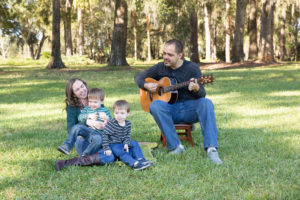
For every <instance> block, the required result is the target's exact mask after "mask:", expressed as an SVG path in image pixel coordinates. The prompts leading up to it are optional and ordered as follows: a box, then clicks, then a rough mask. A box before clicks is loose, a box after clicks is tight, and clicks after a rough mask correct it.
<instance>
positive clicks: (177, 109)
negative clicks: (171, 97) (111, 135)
mask: <svg viewBox="0 0 300 200" xmlns="http://www.w3.org/2000/svg"><path fill="white" fill-rule="evenodd" d="M163 60H164V61H163V62H160V63H158V64H156V65H154V66H152V67H150V68H149V69H147V70H144V71H142V72H140V73H139V74H137V75H136V76H135V82H136V84H137V85H138V86H139V87H140V88H141V89H143V90H145V91H147V92H149V93H157V92H158V90H159V88H158V83H155V82H146V80H145V79H147V78H152V79H155V80H160V79H162V78H163V77H168V78H170V79H172V80H176V82H177V83H179V84H180V83H183V82H186V81H190V82H189V83H188V85H187V86H186V87H181V88H180V89H178V99H177V101H176V102H175V103H173V104H170V103H168V102H165V101H162V100H154V101H153V102H151V105H150V108H149V109H150V113H151V115H152V116H153V118H154V120H155V121H156V123H157V125H158V126H159V128H160V129H161V130H162V132H163V133H164V136H165V138H166V140H167V147H168V149H170V150H171V151H170V152H169V154H181V153H183V152H184V151H185V149H184V146H183V145H182V144H181V142H180V139H179V137H178V135H177V133H176V129H175V126H174V123H182V122H184V123H190V124H192V123H196V122H200V126H201V130H202V135H203V137H204V150H206V152H207V155H208V157H209V158H210V160H211V161H212V162H213V163H216V164H222V160H221V159H220V158H219V155H218V152H217V148H218V143H217V138H218V130H217V125H216V119H215V113H214V105H213V103H212V101H211V100H209V99H207V98H205V96H206V92H205V89H204V87H203V85H202V84H199V83H197V82H195V81H194V80H195V79H198V78H199V77H201V71H200V68H199V66H198V65H197V64H195V63H193V62H189V61H186V60H184V59H183V45H182V43H181V42H180V41H179V40H176V39H172V40H169V41H168V42H167V43H166V44H165V46H164V52H163Z"/></svg>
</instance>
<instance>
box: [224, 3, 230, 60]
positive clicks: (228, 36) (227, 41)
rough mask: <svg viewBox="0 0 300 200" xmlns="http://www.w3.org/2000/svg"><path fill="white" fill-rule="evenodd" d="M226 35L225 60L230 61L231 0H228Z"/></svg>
mask: <svg viewBox="0 0 300 200" xmlns="http://www.w3.org/2000/svg"><path fill="white" fill-rule="evenodd" d="M225 26H226V36H225V62H227V63H230V62H231V60H230V46H231V41H230V35H231V33H230V32H231V31H230V0H226V24H225Z"/></svg>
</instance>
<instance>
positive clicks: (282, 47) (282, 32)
mask: <svg viewBox="0 0 300 200" xmlns="http://www.w3.org/2000/svg"><path fill="white" fill-rule="evenodd" d="M285 21H286V5H283V7H282V11H281V28H280V61H283V60H284V56H285Z"/></svg>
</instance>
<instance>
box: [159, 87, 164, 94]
mask: <svg viewBox="0 0 300 200" xmlns="http://www.w3.org/2000/svg"><path fill="white" fill-rule="evenodd" d="M157 93H158V95H159V96H161V95H163V94H164V88H162V87H161V88H158V92H157Z"/></svg>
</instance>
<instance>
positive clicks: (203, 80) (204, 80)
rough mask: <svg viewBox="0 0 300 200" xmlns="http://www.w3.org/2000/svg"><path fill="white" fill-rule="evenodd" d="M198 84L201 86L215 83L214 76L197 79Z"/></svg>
mask: <svg viewBox="0 0 300 200" xmlns="http://www.w3.org/2000/svg"><path fill="white" fill-rule="evenodd" d="M197 82H198V83H199V84H201V85H204V84H207V83H212V82H214V76H213V75H212V74H210V75H203V76H201V77H200V78H198V79H197Z"/></svg>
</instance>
